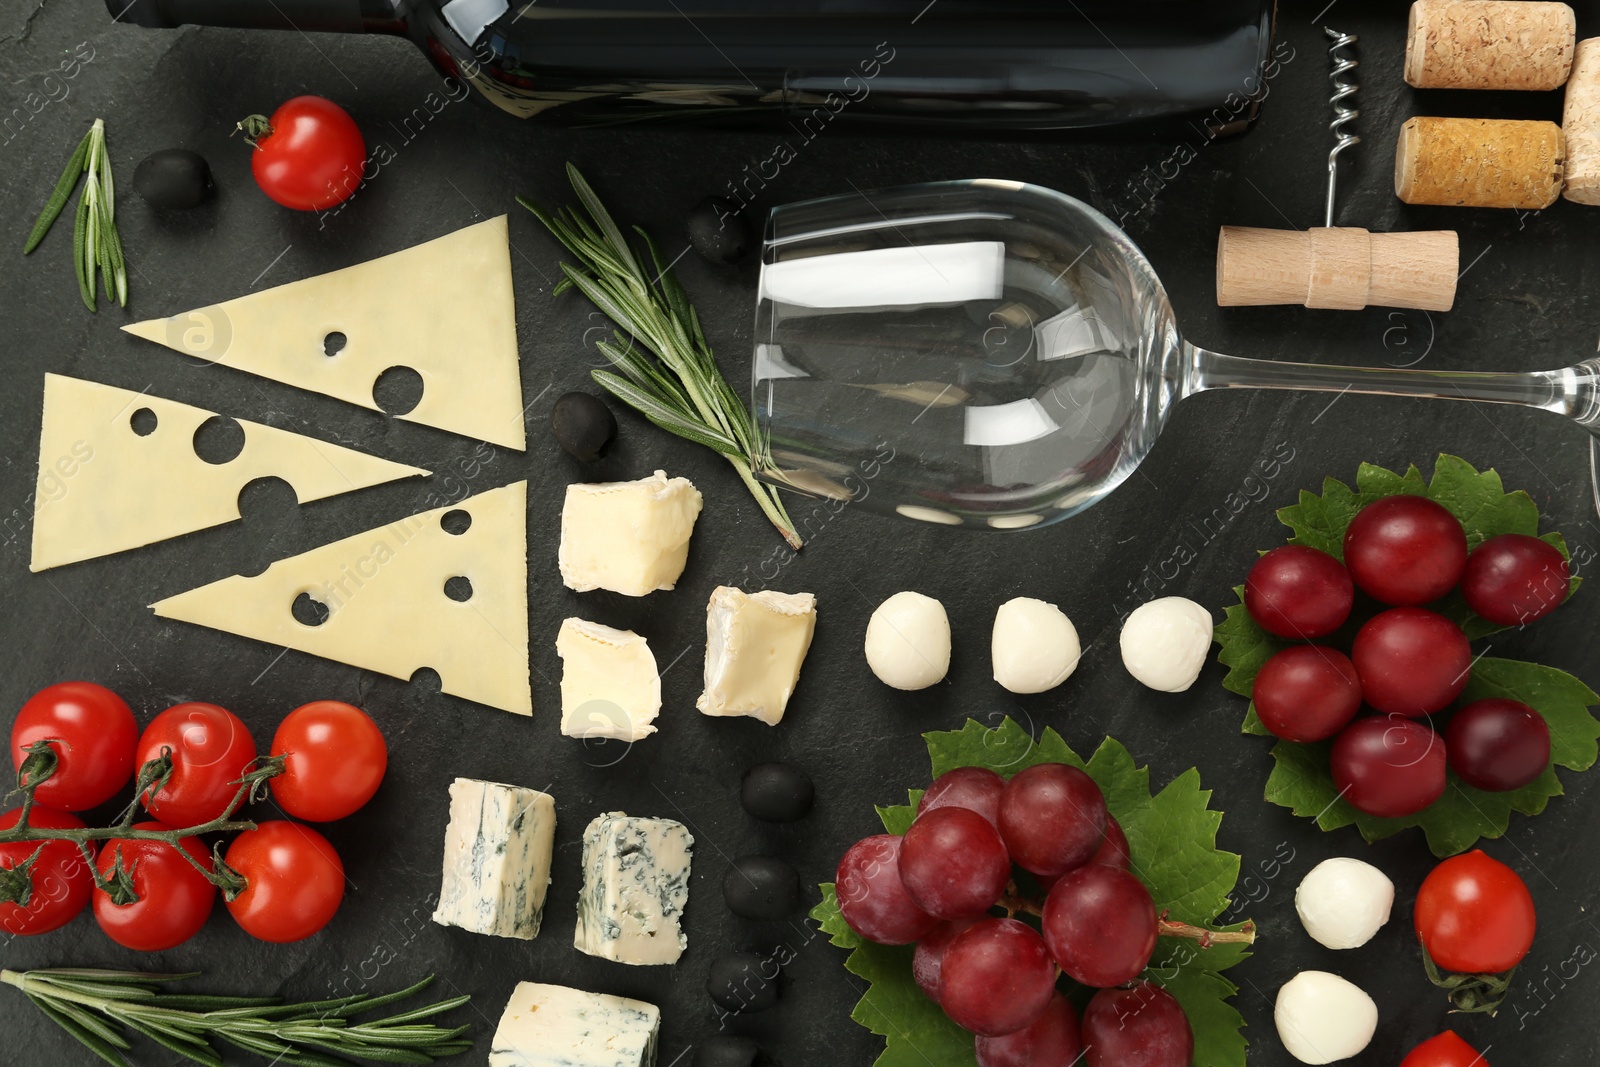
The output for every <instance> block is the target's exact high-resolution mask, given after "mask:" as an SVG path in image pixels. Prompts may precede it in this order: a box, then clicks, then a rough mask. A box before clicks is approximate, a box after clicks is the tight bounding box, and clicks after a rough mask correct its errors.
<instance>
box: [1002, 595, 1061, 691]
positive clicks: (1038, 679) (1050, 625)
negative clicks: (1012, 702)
mask: <svg viewBox="0 0 1600 1067" xmlns="http://www.w3.org/2000/svg"><path fill="white" fill-rule="evenodd" d="M990 652H991V654H992V656H993V657H994V680H995V681H997V682H999V683H1000V684H1001V685H1003V686H1005V687H1006V688H1007V689H1009V690H1011V691H1012V692H1013V693H1043V692H1045V691H1046V690H1048V689H1054V688H1055V687H1056V686H1058V685H1060V684H1061V683H1062V682H1064V681H1066V680H1067V676H1068V675H1070V674H1071V673H1072V672H1073V671H1074V670H1076V669H1077V666H1078V657H1079V656H1080V655H1081V654H1082V652H1083V649H1082V648H1080V647H1079V645H1078V631H1077V630H1076V629H1074V628H1073V625H1072V620H1071V619H1069V618H1067V616H1066V613H1065V612H1063V611H1062V610H1061V609H1060V608H1058V607H1056V606H1055V605H1054V604H1046V603H1045V602H1044V601H1042V600H1035V599H1033V598H1032V597H1026V596H1019V597H1017V598H1016V599H1015V600H1008V601H1006V602H1005V603H1004V604H1001V605H1000V610H999V611H997V612H995V613H994V637H993V639H992V640H991V641H990Z"/></svg>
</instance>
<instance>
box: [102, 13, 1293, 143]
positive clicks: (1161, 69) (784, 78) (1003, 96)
mask: <svg viewBox="0 0 1600 1067" xmlns="http://www.w3.org/2000/svg"><path fill="white" fill-rule="evenodd" d="M106 4H107V8H108V9H109V10H110V11H111V12H112V13H113V14H114V15H116V16H117V17H118V18H119V19H120V20H121V21H124V22H130V23H133V24H136V25H139V26H150V27H173V26H179V25H184V24H189V23H196V24H201V25H211V26H233V27H249V28H263V29H293V30H299V31H302V32H314V31H319V30H320V31H338V32H346V33H383V34H395V35H399V36H404V37H408V38H410V39H411V40H412V41H414V42H415V43H416V44H417V45H418V46H419V47H420V48H421V49H422V51H423V52H424V53H425V54H426V55H427V56H428V57H429V59H431V60H432V61H433V63H434V65H435V66H436V67H438V68H439V70H440V71H441V72H442V73H443V74H444V75H446V76H447V77H450V78H455V79H458V80H459V81H461V82H462V83H464V84H466V85H468V86H470V87H471V88H472V89H473V90H474V91H475V92H476V94H477V95H479V96H481V97H482V98H483V99H485V100H487V101H489V102H491V103H493V104H495V105H497V106H499V107H500V108H502V109H503V110H505V111H507V112H509V113H511V114H513V115H518V116H522V117H539V118H544V119H554V120H559V121H563V122H567V123H571V124H577V125H609V124H613V123H618V122H630V121H634V122H647V121H648V122H662V121H673V120H682V119H689V120H693V121H696V122H701V123H706V122H712V123H718V122H720V123H736V124H741V125H749V124H752V123H760V122H763V121H767V122H771V123H776V124H783V125H786V126H788V127H789V128H791V129H792V130H794V131H795V132H798V133H800V134H801V135H802V136H805V137H807V138H810V137H815V136H816V134H817V133H818V132H820V131H821V130H822V129H825V128H827V127H829V126H831V125H833V124H834V123H836V122H841V123H847V124H851V125H862V124H879V125H894V126H901V127H910V128H917V129H929V130H943V131H955V132H961V131H966V132H968V133H976V134H979V135H983V136H1006V135H1008V134H1009V135H1022V134H1030V133H1057V134H1059V133H1078V134H1090V135H1092V134H1097V133H1110V132H1117V133H1123V132H1158V131H1170V130H1171V129H1173V128H1176V127H1178V126H1180V125H1181V126H1182V127H1184V128H1185V129H1186V130H1187V132H1188V133H1189V134H1190V135H1191V136H1192V134H1193V132H1194V130H1195V129H1197V128H1198V129H1202V130H1205V131H1206V132H1207V134H1208V135H1216V134H1220V133H1233V132H1238V131H1240V130H1243V129H1245V128H1248V126H1249V125H1250V124H1251V123H1252V122H1253V121H1254V120H1255V117H1256V114H1257V111H1258V109H1259V106H1260V103H1261V100H1262V99H1263V98H1264V96H1265V95H1266V88H1265V87H1266V79H1267V78H1268V77H1270V75H1271V73H1272V66H1273V64H1274V55H1273V49H1272V23H1273V13H1274V8H1275V3H1274V0H1206V2H1200V0H1072V2H1067V0H106Z"/></svg>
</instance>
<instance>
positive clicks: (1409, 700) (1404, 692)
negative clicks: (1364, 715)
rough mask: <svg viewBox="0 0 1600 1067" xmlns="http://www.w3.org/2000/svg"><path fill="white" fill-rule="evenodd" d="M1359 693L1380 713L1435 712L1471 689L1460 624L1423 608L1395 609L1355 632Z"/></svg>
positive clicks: (1468, 650) (1467, 652)
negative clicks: (1359, 683) (1462, 692)
mask: <svg viewBox="0 0 1600 1067" xmlns="http://www.w3.org/2000/svg"><path fill="white" fill-rule="evenodd" d="M1350 659H1351V661H1352V662H1353V663H1355V667H1356V674H1357V675H1359V676H1360V678H1361V694H1362V696H1364V697H1366V700H1367V703H1368V704H1371V705H1372V706H1373V707H1374V708H1376V709H1377V710H1378V711H1381V712H1384V713H1386V714H1392V715H1409V716H1412V717H1416V716H1418V715H1431V714H1432V713H1433V712H1436V711H1443V710H1444V709H1445V708H1447V707H1449V706H1450V702H1451V701H1453V700H1455V698H1456V697H1458V696H1460V695H1461V691H1462V690H1463V689H1465V688H1466V687H1467V681H1468V677H1469V674H1470V671H1471V668H1472V648H1471V646H1470V645H1469V644H1468V643H1467V635H1466V634H1464V633H1462V632H1461V627H1459V626H1457V625H1456V624H1455V623H1453V622H1451V621H1450V620H1449V619H1447V618H1445V617H1444V616H1443V615H1439V614H1436V613H1434V612H1431V611H1425V610H1424V609H1422V608H1392V609H1390V610H1389V611H1385V612H1381V613H1379V614H1377V615H1374V616H1373V617H1372V618H1371V619H1369V620H1368V621H1367V624H1366V625H1365V626H1363V627H1361V629H1360V630H1359V631H1358V632H1357V633H1356V641H1355V647H1354V648H1352V649H1351V651H1350Z"/></svg>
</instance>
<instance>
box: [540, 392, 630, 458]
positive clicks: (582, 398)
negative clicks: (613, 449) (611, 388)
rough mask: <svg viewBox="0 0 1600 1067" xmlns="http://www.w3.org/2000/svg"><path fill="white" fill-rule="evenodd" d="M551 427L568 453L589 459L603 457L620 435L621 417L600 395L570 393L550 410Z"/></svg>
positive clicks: (557, 439)
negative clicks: (618, 434) (608, 447)
mask: <svg viewBox="0 0 1600 1067" xmlns="http://www.w3.org/2000/svg"><path fill="white" fill-rule="evenodd" d="M550 429H551V430H552V431H553V432H554V433H555V435H556V442H557V443H558V444H560V445H561V447H562V449H563V450H565V451H566V453H567V455H569V456H572V457H573V458H575V459H581V460H584V461H585V462H587V461H589V460H594V459H599V458H600V456H601V454H602V453H603V452H605V450H606V446H607V445H609V444H610V443H611V441H612V439H613V438H615V437H616V436H617V417H616V416H615V415H613V414H611V409H610V408H608V407H606V403H605V401H604V400H601V399H600V398H599V397H597V396H593V395H591V394H589V393H567V394H565V395H564V396H562V397H561V399H559V400H557V401H556V406H555V407H553V408H551V409H550Z"/></svg>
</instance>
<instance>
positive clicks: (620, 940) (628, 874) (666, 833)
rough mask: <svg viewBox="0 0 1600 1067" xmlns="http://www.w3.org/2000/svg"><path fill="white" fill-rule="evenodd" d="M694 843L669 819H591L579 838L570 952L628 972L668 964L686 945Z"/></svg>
mask: <svg viewBox="0 0 1600 1067" xmlns="http://www.w3.org/2000/svg"><path fill="white" fill-rule="evenodd" d="M693 844H694V838H693V837H692V836H690V834H689V830H688V828H687V827H685V826H684V825H683V824H682V823H680V822H674V821H673V820H671V819H636V818H631V817H629V816H628V815H626V814H624V813H623V812H620V811H614V812H610V813H608V814H605V815H601V816H598V817H597V818H596V819H595V820H594V821H593V822H591V823H590V824H589V826H588V829H586V830H584V832H583V891H582V893H580V894H579V896H578V928H577V930H576V931H575V932H574V934H573V938H572V943H573V945H574V947H576V948H578V949H579V950H581V951H583V952H587V953H588V954H589V955H591V956H599V957H600V958H602V959H607V960H614V961H616V962H617V963H631V964H636V965H647V964H662V963H676V962H678V957H679V956H682V955H683V950H684V949H685V948H687V947H688V944H689V939H688V937H686V936H685V935H684V933H683V926H682V920H683V907H684V905H685V904H686V903H687V902H688V900H689V859H690V856H689V850H690V847H691V846H692V845H693Z"/></svg>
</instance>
